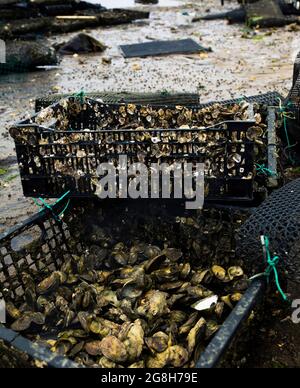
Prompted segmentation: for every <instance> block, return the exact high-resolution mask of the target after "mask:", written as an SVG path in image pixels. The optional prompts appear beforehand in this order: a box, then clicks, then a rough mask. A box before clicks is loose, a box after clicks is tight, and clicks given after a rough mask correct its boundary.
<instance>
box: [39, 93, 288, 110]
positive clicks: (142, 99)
mask: <svg viewBox="0 0 300 388" xmlns="http://www.w3.org/2000/svg"><path fill="white" fill-rule="evenodd" d="M86 96H87V97H89V98H93V99H95V100H101V101H103V103H104V104H123V103H124V104H138V105H152V106H170V107H175V106H177V105H183V106H186V107H191V108H192V107H193V108H205V107H208V106H211V105H214V104H217V103H218V104H221V105H231V104H238V103H240V102H241V101H247V102H250V103H254V102H255V103H257V104H261V105H267V106H278V105H279V100H282V101H283V100H284V98H283V97H282V96H281V95H280V94H279V93H278V92H268V93H262V94H257V95H254V96H241V97H239V98H233V99H230V100H221V101H209V102H205V103H201V96H199V95H198V94H192V93H170V92H161V93H125V92H124V93H122V92H121V93H114V92H94V93H86ZM68 97H71V96H70V95H69V94H55V95H51V96H48V97H40V98H37V99H36V101H35V111H36V112H39V111H40V110H42V109H44V108H47V106H49V105H53V104H55V103H58V102H59V101H60V100H61V99H62V98H68ZM199 98H200V103H199Z"/></svg>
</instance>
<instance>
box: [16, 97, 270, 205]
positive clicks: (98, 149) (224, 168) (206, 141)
mask: <svg viewBox="0 0 300 388" xmlns="http://www.w3.org/2000/svg"><path fill="white" fill-rule="evenodd" d="M66 101H67V103H66V104H67V105H66V106H62V105H61V104H60V103H57V104H55V105H53V106H50V107H48V108H46V110H45V111H41V112H40V113H38V114H37V115H35V116H33V117H32V118H31V119H28V120H26V121H23V122H21V123H19V124H17V125H15V126H14V127H13V128H11V129H10V134H11V136H12V137H13V138H14V140H15V145H16V153H17V157H18V162H19V167H20V174H21V180H22V185H23V191H24V195H25V196H27V197H45V198H58V197H61V196H62V195H63V194H64V193H65V192H66V191H70V192H71V196H73V197H92V196H95V195H96V194H95V193H96V191H97V179H98V177H97V174H96V170H97V167H98V166H99V165H100V164H101V163H105V162H113V163H117V160H118V157H119V156H121V155H126V156H127V158H128V163H131V164H132V163H136V162H140V161H141V154H143V155H144V156H143V162H144V163H145V164H146V165H147V166H148V167H149V166H150V165H151V163H158V162H159V163H168V164H169V165H171V164H173V163H174V162H175V161H176V162H179V163H183V162H190V163H193V164H196V163H204V164H205V192H206V200H207V201H214V202H215V201H225V202H228V201H229V202H231V201H235V202H236V201H241V202H247V201H252V200H253V185H254V177H255V160H254V141H253V140H249V139H248V138H247V131H248V130H249V129H250V128H251V127H253V126H254V125H255V122H254V121H234V120H231V121H226V122H223V123H219V124H216V125H212V126H211V127H208V128H198V127H195V128H194V127H192V129H190V128H189V129H185V128H184V124H187V123H188V121H189V120H188V119H187V118H185V117H183V116H182V115H181V114H180V112H177V116H176V117H175V119H174V120H173V118H172V117H171V118H170V117H169V121H168V122H165V123H164V128H161V127H160V128H158V127H159V125H158V124H157V122H159V123H161V121H158V119H157V120H156V119H153V120H154V121H152V119H151V117H150V116H147V109H148V110H149V111H150V112H151V114H153V115H154V117H159V115H160V114H161V112H164V114H170V112H172V111H171V110H170V109H171V108H168V107H143V106H134V112H131V111H130V113H128V112H129V110H131V109H133V108H132V107H133V106H132V105H123V104H120V105H106V104H103V103H99V102H97V101H94V100H90V99H86V100H85V102H83V101H81V102H79V100H78V99H77V98H69V99H68V100H66ZM178 109H182V107H180V108H178ZM145 110H146V113H145ZM153 112H154V113H153ZM187 112H188V114H189V115H194V116H197V114H198V113H199V112H200V110H199V109H198V108H193V109H190V110H188V111H187ZM49 114H50V116H51V115H53V117H55V120H54V121H55V122H52V123H51V125H49V126H45V125H42V124H41V123H40V118H41V117H43V118H45V116H47V115H49ZM124 114H125V116H126V115H127V116H129V118H128V117H127V118H126V119H125V118H124V117H123V115H124ZM53 117H52V116H51V119H52V121H53ZM149 117H150V119H149ZM126 120H127V121H126ZM180 120H181V121H180ZM149 121H150V122H149ZM178 121H180V123H181V124H182V125H177V127H176V125H175V124H177V123H178ZM190 121H191V120H190ZM50 122H51V120H50ZM120 122H121V123H122V125H120ZM170 122H171V125H172V124H173V125H174V126H175V128H174V129H170V126H171V125H170ZM136 123H138V125H137V124H136ZM124 124H126V125H124ZM190 124H192V122H190ZM141 127H142V128H143V129H141ZM152 127H154V128H155V129H153V128H152ZM178 127H179V128H178ZM274 130H275V128H273V127H272V128H269V131H268V132H269V134H271V133H273V135H274ZM272 131H273V132H272ZM272 139H273V138H272ZM273 140H274V139H273ZM272 144H273V146H274V142H272ZM236 155H237V157H238V158H237V159H238V160H236V158H235V156H236ZM273 156H274V155H273ZM266 158H267V155H266Z"/></svg>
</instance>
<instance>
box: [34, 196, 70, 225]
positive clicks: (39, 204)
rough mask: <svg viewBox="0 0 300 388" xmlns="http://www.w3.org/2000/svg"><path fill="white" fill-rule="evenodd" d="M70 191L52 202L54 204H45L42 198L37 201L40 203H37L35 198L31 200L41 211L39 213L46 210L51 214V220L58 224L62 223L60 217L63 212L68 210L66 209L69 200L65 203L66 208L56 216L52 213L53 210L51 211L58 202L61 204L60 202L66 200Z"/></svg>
mask: <svg viewBox="0 0 300 388" xmlns="http://www.w3.org/2000/svg"><path fill="white" fill-rule="evenodd" d="M70 192H71V191H70V190H69V191H67V192H66V193H65V194H63V195H62V196H61V197H60V198H59V199H58V200H57V201H55V202H54V204H52V205H51V204H49V203H47V202H46V201H45V200H44V199H43V198H41V197H40V198H38V200H39V201H40V202H41V203H39V202H38V201H37V200H36V199H35V198H32V199H33V201H34V203H35V204H36V205H37V206H39V207H40V208H41V209H40V212H42V211H45V210H46V209H48V210H49V211H50V212H51V213H52V215H53V218H54V219H55V220H56V221H58V222H62V221H61V216H62V215H63V214H64V213H65V211H66V210H67V209H68V207H69V205H70V199H69V200H68V201H67V204H66V206H65V207H64V209H63V210H62V211H61V212H60V213H59V214H58V215H57V214H55V212H54V210H53V207H54V206H55V205H57V204H58V203H59V202H61V201H63V200H64V199H65V198H66V196H67V195H68V194H70Z"/></svg>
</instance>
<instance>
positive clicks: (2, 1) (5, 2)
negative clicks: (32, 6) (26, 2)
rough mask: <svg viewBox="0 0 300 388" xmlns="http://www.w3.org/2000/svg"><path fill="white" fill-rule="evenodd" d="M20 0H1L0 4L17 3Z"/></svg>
mask: <svg viewBox="0 0 300 388" xmlns="http://www.w3.org/2000/svg"><path fill="white" fill-rule="evenodd" d="M16 3H18V0H0V5H8V4H16Z"/></svg>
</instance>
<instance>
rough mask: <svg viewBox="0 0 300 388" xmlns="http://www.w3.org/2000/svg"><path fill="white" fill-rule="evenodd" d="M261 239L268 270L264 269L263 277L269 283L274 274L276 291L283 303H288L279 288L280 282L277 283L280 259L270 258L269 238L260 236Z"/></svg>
mask: <svg viewBox="0 0 300 388" xmlns="http://www.w3.org/2000/svg"><path fill="white" fill-rule="evenodd" d="M261 239H262V245H263V248H264V252H265V254H266V258H267V262H268V268H267V269H266V271H265V273H264V275H265V276H266V277H267V278H268V281H269V280H270V276H271V274H272V272H273V273H274V278H275V283H276V287H277V290H278V291H279V293H280V295H281V297H282V299H283V300H284V301H285V302H288V297H287V296H286V294H285V293H284V292H283V290H282V288H281V286H280V282H279V275H278V270H277V264H278V263H279V260H280V258H279V256H274V257H272V256H271V253H270V241H269V238H268V237H266V236H262V238H261Z"/></svg>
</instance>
